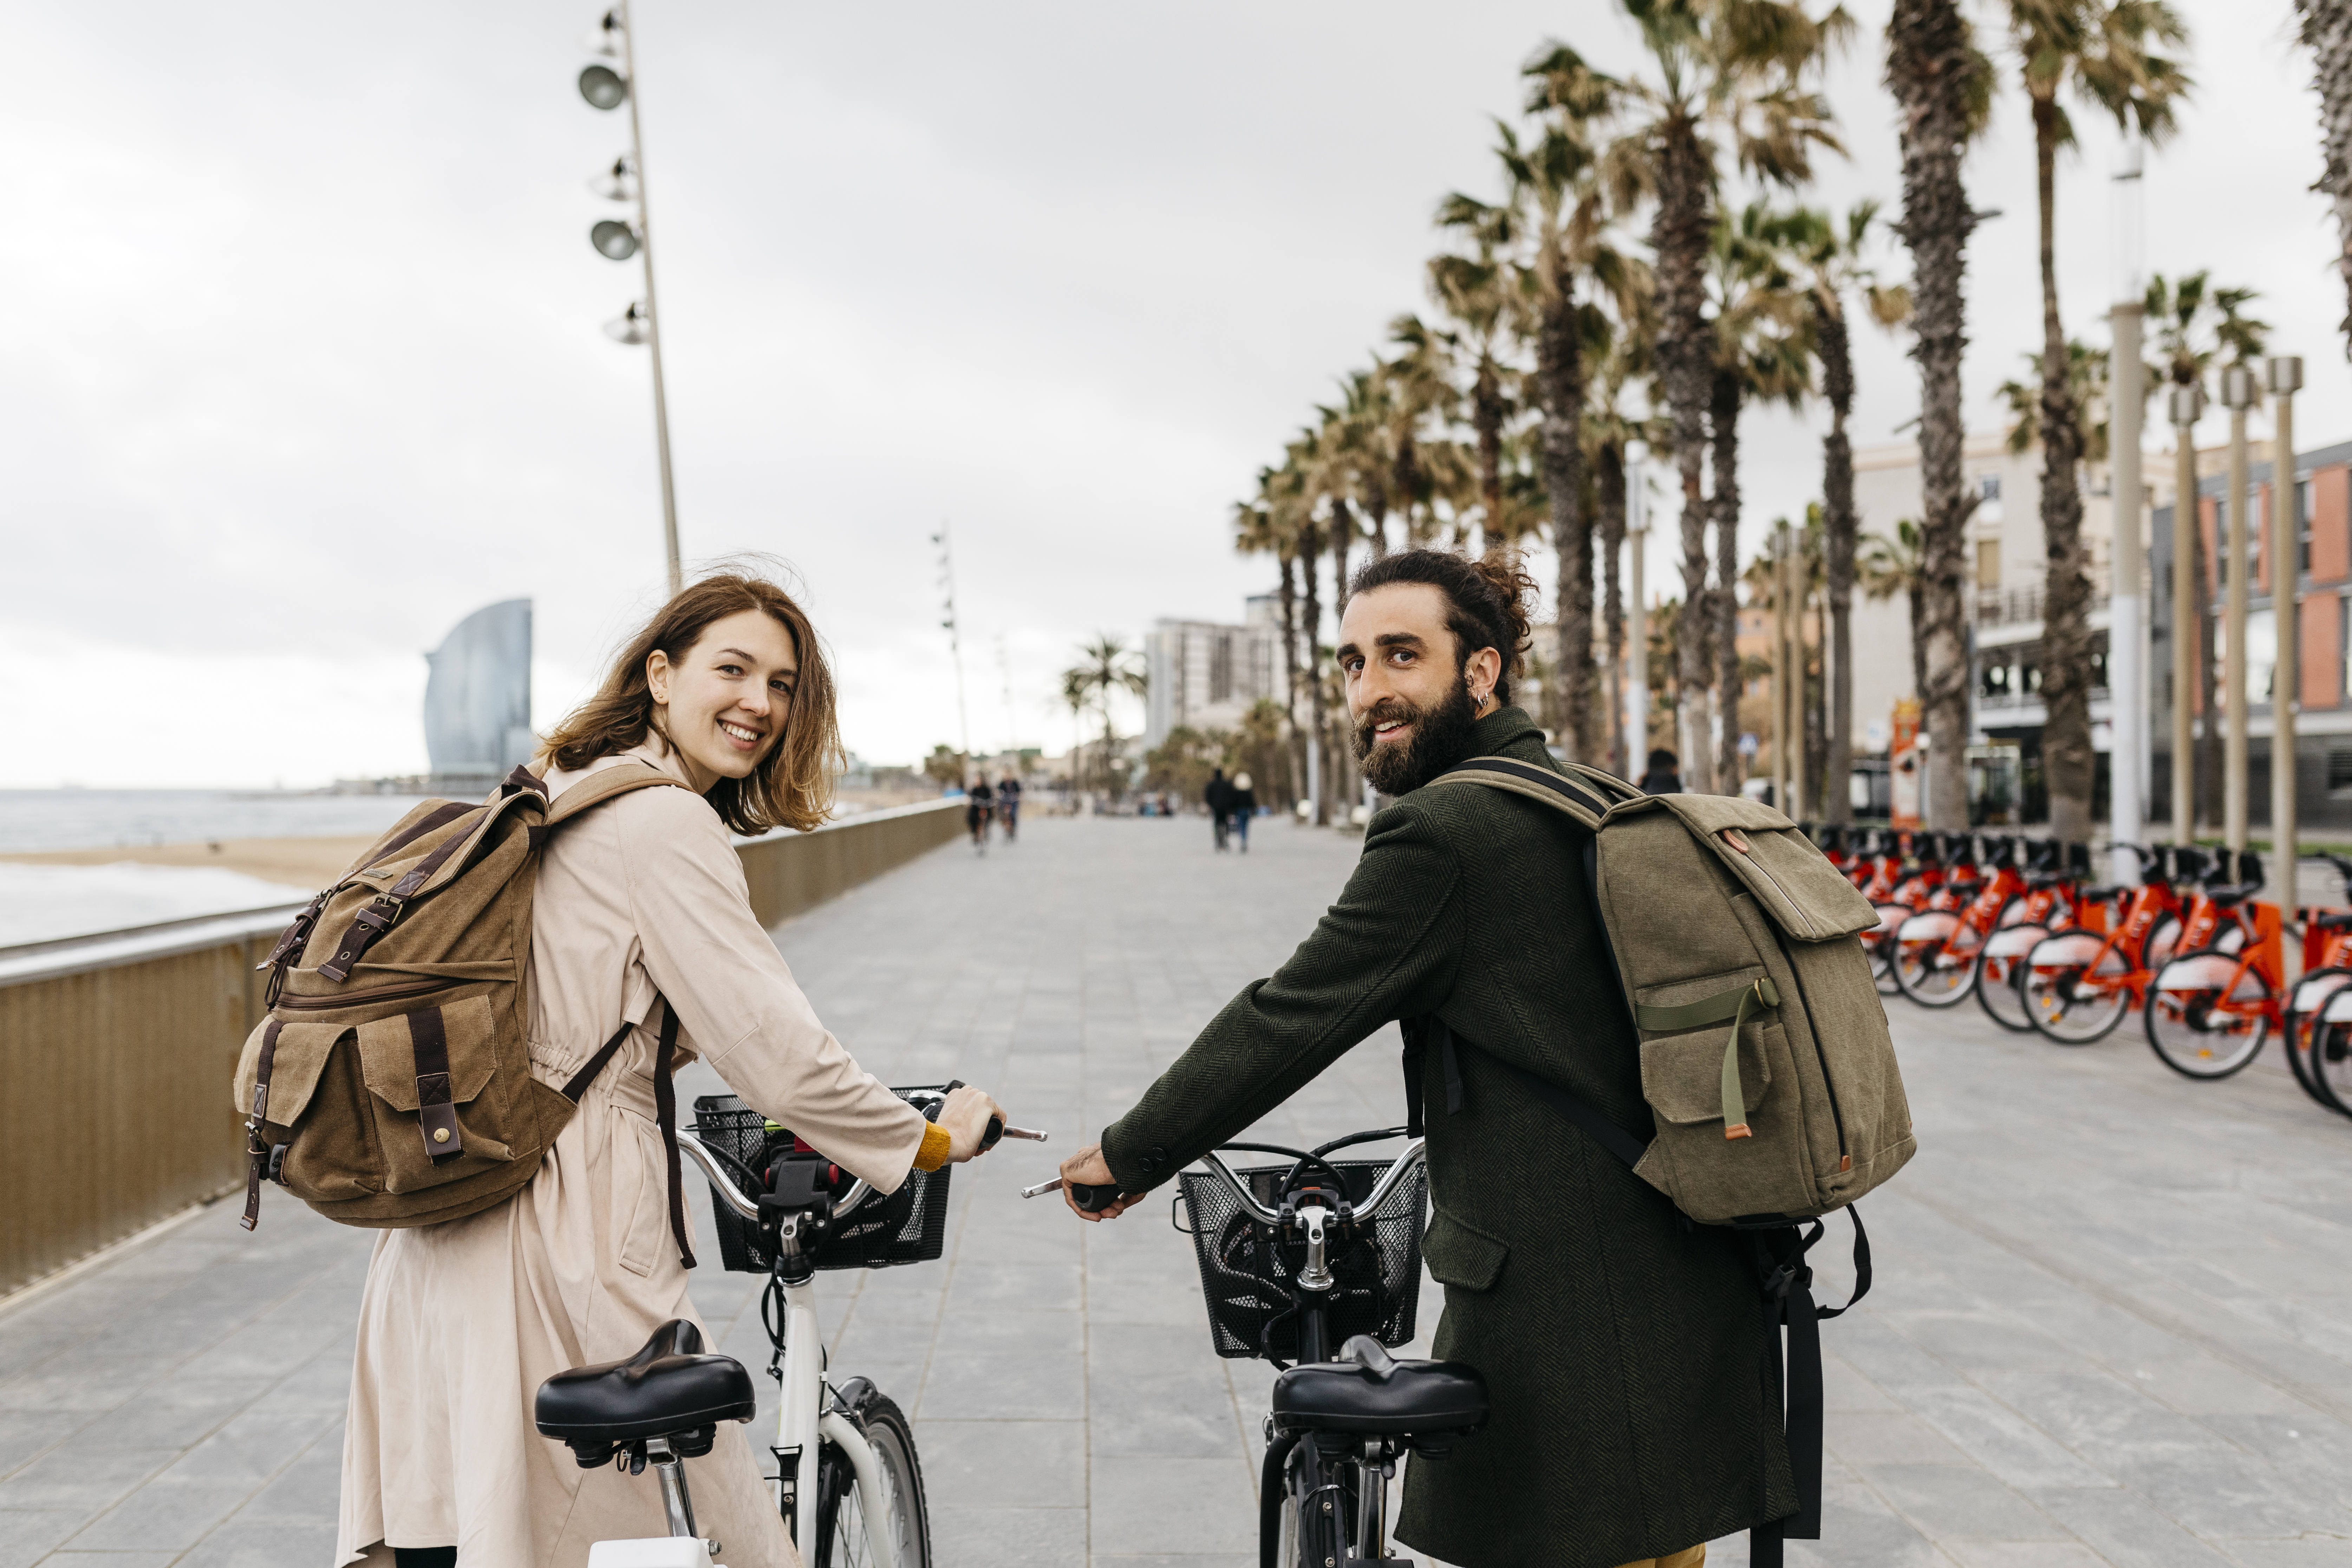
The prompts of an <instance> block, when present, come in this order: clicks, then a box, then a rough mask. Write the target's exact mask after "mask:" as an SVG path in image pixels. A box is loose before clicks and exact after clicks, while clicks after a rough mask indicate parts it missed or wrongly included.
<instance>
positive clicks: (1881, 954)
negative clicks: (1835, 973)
mask: <svg viewBox="0 0 2352 1568" xmlns="http://www.w3.org/2000/svg"><path fill="white" fill-rule="evenodd" d="M1877 909H1878V929H1877V930H1875V931H1871V932H1870V933H1869V934H1868V935H1866V936H1864V938H1863V939H1862V940H1863V946H1864V948H1865V949H1867V950H1868V952H1869V953H1870V978H1871V982H1872V984H1875V985H1876V986H1877V987H1878V994H1880V995H1881V996H1892V995H1895V994H1896V993H1897V992H1899V991H1900V990H1901V989H1902V987H1900V986H1899V985H1897V984H1895V930H1896V929H1897V928H1898V927H1900V926H1901V925H1902V924H1903V922H1904V921H1907V920H1909V919H1910V918H1911V913H1912V911H1911V906H1910V905H1908V904H1880V905H1878V906H1877Z"/></svg>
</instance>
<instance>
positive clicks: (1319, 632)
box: [1298, 518, 1331, 827]
mask: <svg viewBox="0 0 2352 1568" xmlns="http://www.w3.org/2000/svg"><path fill="white" fill-rule="evenodd" d="M1298 563H1299V565H1300V566H1301V567H1303V568H1304V569H1305V570H1306V573H1307V595H1306V599H1307V614H1306V616H1305V621H1306V624H1305V625H1304V626H1302V627H1301V628H1300V630H1301V631H1302V632H1303V633H1304V634H1305V638H1304V640H1305V642H1306V645H1307V648H1306V651H1307V668H1306V671H1305V674H1304V676H1303V678H1302V679H1305V680H1306V682H1307V715H1308V721H1307V735H1308V740H1307V744H1308V745H1309V746H1312V747H1313V748H1314V751H1313V752H1310V753H1309V756H1310V757H1311V759H1312V761H1313V764H1314V765H1313V766H1312V767H1310V768H1309V769H1308V770H1307V773H1308V776H1309V777H1310V778H1311V779H1312V780H1313V781H1314V785H1315V826H1318V827H1324V826H1329V824H1330V821H1331V767H1330V754H1329V752H1327V751H1326V750H1325V749H1324V744H1323V742H1324V739H1325V736H1324V729H1323V584H1322V578H1323V531H1322V530H1321V529H1320V528H1318V527H1317V526H1316V524H1315V521H1314V520H1313V519H1311V518H1310V519H1308V520H1307V521H1305V522H1302V523H1300V524H1299V525H1298Z"/></svg>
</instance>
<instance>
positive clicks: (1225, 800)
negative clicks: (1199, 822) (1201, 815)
mask: <svg viewBox="0 0 2352 1568" xmlns="http://www.w3.org/2000/svg"><path fill="white" fill-rule="evenodd" d="M1201 804H1202V805H1205V806H1207V807H1208V808H1209V826H1210V828H1211V829H1212V830H1213V831H1214V833H1215V834H1216V837H1217V853H1218V854H1220V855H1222V854H1223V853H1224V852H1225V819H1226V817H1228V816H1231V815H1232V813H1233V809H1234V786H1233V785H1232V784H1231V783H1229V782H1228V781H1227V780H1226V778H1225V770H1224V769H1223V768H1212V769H1210V770H1209V787H1208V788H1207V789H1204V790H1202V792H1201Z"/></svg>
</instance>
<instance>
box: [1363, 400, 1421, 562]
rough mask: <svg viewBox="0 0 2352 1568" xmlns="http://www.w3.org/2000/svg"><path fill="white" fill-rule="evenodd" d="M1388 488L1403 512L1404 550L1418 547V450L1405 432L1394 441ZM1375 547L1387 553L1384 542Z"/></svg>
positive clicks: (1419, 460)
mask: <svg viewBox="0 0 2352 1568" xmlns="http://www.w3.org/2000/svg"><path fill="white" fill-rule="evenodd" d="M1389 473H1390V484H1389V488H1390V489H1391V490H1393V491H1394V492H1395V494H1396V504H1397V505H1398V506H1400V507H1402V509H1403V510H1404V547H1405V548H1406V549H1407V550H1418V549H1420V548H1421V525H1420V523H1419V522H1418V521H1415V520H1416V519H1417V518H1418V517H1419V516H1420V515H1421V514H1420V510H1419V502H1418V498H1419V496H1420V494H1421V450H1420V448H1419V447H1417V446H1415V445H1414V443H1413V439H1412V431H1410V430H1408V431H1406V432H1405V433H1404V434H1403V435H1402V437H1399V438H1398V440H1397V454H1396V463H1395V465H1394V466H1393V467H1392V468H1391V469H1390V470H1389ZM1374 548H1376V549H1380V550H1381V551H1382V552H1384V553H1385V551H1386V541H1382V542H1381V543H1380V544H1379V545H1376V546H1375V547H1374Z"/></svg>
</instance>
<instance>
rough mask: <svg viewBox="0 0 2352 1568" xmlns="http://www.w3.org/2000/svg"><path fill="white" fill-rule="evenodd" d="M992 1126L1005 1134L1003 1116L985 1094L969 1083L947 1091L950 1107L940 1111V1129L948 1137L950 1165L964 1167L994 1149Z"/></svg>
mask: <svg viewBox="0 0 2352 1568" xmlns="http://www.w3.org/2000/svg"><path fill="white" fill-rule="evenodd" d="M992 1122H993V1123H994V1124H995V1125H996V1127H997V1129H998V1131H1003V1126H1004V1112H1003V1110H1002V1109H1001V1108H999V1106H998V1105H997V1103H996V1101H995V1100H991V1099H990V1098H989V1097H988V1093H987V1091H986V1090H984V1089H974V1088H972V1087H971V1085H970V1084H968V1083H967V1084H959V1085H958V1086H957V1087H955V1088H954V1089H950V1090H948V1098H947V1103H946V1104H945V1105H942V1106H940V1129H941V1130H942V1131H945V1132H946V1133H947V1135H948V1163H950V1164H951V1165H961V1164H962V1163H964V1162H965V1161H967V1160H972V1159H977V1158H978V1157H979V1156H981V1155H982V1154H984V1153H986V1152H988V1151H989V1150H990V1149H991V1148H992V1147H994V1145H995V1142H996V1141H995V1140H994V1139H993V1138H992V1137H990V1136H989V1125H990V1123H992Z"/></svg>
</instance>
